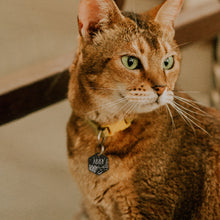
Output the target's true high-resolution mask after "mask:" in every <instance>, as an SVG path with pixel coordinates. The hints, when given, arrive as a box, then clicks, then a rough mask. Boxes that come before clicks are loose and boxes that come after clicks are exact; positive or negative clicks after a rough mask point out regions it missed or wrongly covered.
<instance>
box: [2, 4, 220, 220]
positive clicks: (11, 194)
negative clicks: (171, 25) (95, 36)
mask: <svg viewBox="0 0 220 220" xmlns="http://www.w3.org/2000/svg"><path fill="white" fill-rule="evenodd" d="M211 1H217V0H185V5H184V8H183V10H186V9H187V8H194V9H195V10H196V8H197V7H198V5H200V4H204V3H207V2H211ZM161 2H162V0H126V3H125V6H124V10H129V11H136V12H141V11H143V9H144V10H147V9H150V8H151V7H153V6H155V5H157V4H159V3H161ZM78 4H79V0H63V1H62V2H61V1H60V0H47V1H45V0H38V1H33V0H19V1H13V0H7V1H6V0H3V1H2V4H1V8H0V25H1V30H0V32H1V34H0V44H1V53H0V68H1V71H0V80H1V77H4V76H5V75H9V74H16V73H17V72H19V71H20V70H23V69H26V68H29V67H30V66H34V65H37V64H39V63H44V62H47V61H50V60H53V59H56V58H58V57H61V56H63V55H65V54H68V53H72V54H73V56H72V57H74V54H75V50H76V47H77V30H78V29H77V22H76V21H77V20H76V16H77V10H78ZM189 43H190V42H189ZM182 56H183V61H182V70H181V75H180V79H179V82H178V84H179V86H180V88H181V89H183V90H186V91H190V92H191V95H192V96H193V97H194V98H195V99H196V100H198V101H200V102H202V103H203V104H205V105H211V104H212V105H215V106H216V107H219V106H220V98H219V97H220V96H219V91H220V88H219V87H220V86H219V85H220V47H219V45H218V42H217V41H215V42H213V41H205V42H204V41H203V42H196V43H194V44H190V45H188V46H185V47H184V48H183V49H182ZM218 61H219V63H218ZM18 80H19V79H18ZM213 82H214V83H213ZM70 113H71V109H70V107H69V103H68V102H67V100H64V101H62V102H60V103H58V104H55V105H52V106H50V107H48V108H45V109H43V110H41V111H38V112H35V113H33V114H31V115H29V116H27V117H25V118H23V119H20V120H17V121H14V122H11V123H9V124H6V125H4V126H2V127H1V128H0V186H1V187H0V219H2V220H10V219H13V220H14V219H16V220H17V219H22V220H24V219H28V220H30V219H43V220H44V219H45V220H49V219H53V220H56V219H57V220H58V219H72V218H73V216H74V214H75V213H77V212H78V210H79V207H80V193H79V191H78V189H77V186H76V185H75V184H74V181H73V179H72V177H71V175H70V173H69V170H68V163H67V155H66V132H65V126H66V123H67V121H68V118H69V116H70Z"/></svg>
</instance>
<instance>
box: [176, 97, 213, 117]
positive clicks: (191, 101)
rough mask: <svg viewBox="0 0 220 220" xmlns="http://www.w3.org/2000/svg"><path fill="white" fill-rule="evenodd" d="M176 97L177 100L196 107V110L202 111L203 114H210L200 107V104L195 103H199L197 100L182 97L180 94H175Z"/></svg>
mask: <svg viewBox="0 0 220 220" xmlns="http://www.w3.org/2000/svg"><path fill="white" fill-rule="evenodd" d="M174 98H176V99H177V100H179V101H181V102H183V103H185V104H187V105H189V106H191V107H193V108H195V109H196V110H198V111H200V112H202V113H203V114H205V115H206V116H210V115H209V114H208V113H207V112H205V111H203V110H202V109H200V108H199V107H198V106H196V105H195V104H197V102H195V101H193V100H190V99H185V98H182V97H179V96H174ZM192 103H195V104H192Z"/></svg>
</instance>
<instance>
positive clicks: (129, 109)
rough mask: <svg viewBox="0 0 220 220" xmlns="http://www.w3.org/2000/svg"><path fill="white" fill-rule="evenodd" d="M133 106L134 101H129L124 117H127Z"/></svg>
mask: <svg viewBox="0 0 220 220" xmlns="http://www.w3.org/2000/svg"><path fill="white" fill-rule="evenodd" d="M133 107H134V103H129V107H128V109H127V111H126V112H125V114H124V118H127V116H128V115H129V114H130V113H131V110H132V109H133Z"/></svg>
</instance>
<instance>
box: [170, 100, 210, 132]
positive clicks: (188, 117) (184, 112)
mask: <svg viewBox="0 0 220 220" xmlns="http://www.w3.org/2000/svg"><path fill="white" fill-rule="evenodd" d="M172 105H173V106H174V107H175V109H176V110H177V109H178V110H179V111H180V112H181V113H182V115H183V116H184V117H185V118H186V119H187V120H188V121H190V122H191V123H193V124H194V125H195V126H196V127H198V128H200V129H201V130H202V131H203V132H205V133H206V134H208V135H209V136H210V134H209V133H208V132H207V131H206V130H205V129H204V128H202V127H201V126H200V125H198V124H197V123H196V122H195V121H193V120H192V118H193V119H194V120H196V121H198V122H200V121H199V120H198V119H197V118H195V117H194V116H192V115H190V114H189V113H188V112H186V111H184V110H183V109H181V108H179V107H178V106H176V105H175V104H174V103H172ZM187 115H188V116H187ZM190 117H191V118H190Z"/></svg>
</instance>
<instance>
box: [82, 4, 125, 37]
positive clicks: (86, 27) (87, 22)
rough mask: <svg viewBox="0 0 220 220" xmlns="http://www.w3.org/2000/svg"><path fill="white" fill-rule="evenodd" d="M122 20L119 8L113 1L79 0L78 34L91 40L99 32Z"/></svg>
mask: <svg viewBox="0 0 220 220" xmlns="http://www.w3.org/2000/svg"><path fill="white" fill-rule="evenodd" d="M119 19H123V15H122V14H121V12H120V10H119V8H118V7H117V5H116V4H115V2H114V1H113V0H81V1H80V5H79V14H78V25H79V34H80V35H81V36H82V37H83V38H86V39H91V38H92V36H94V34H95V33H97V32H98V31H99V30H103V29H104V28H107V27H109V26H111V25H112V24H113V23H114V22H118V20H119Z"/></svg>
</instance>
